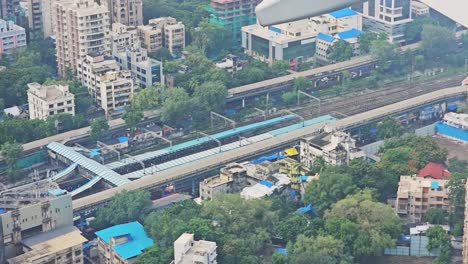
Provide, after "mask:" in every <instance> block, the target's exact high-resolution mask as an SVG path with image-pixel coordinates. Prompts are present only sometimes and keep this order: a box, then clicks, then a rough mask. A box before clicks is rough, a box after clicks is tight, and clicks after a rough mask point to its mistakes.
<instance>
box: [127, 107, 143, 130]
mask: <svg viewBox="0 0 468 264" xmlns="http://www.w3.org/2000/svg"><path fill="white" fill-rule="evenodd" d="M143 116H144V115H143V112H142V111H141V110H139V109H137V108H134V107H128V108H127V109H126V111H125V113H124V114H123V116H122V119H123V120H124V121H125V125H127V127H128V128H130V131H132V132H135V130H136V128H137V125H138V123H140V121H141V119H142V118H143Z"/></svg>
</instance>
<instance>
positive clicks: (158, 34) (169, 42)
mask: <svg viewBox="0 0 468 264" xmlns="http://www.w3.org/2000/svg"><path fill="white" fill-rule="evenodd" d="M138 35H139V37H140V41H141V44H142V47H143V48H145V49H147V50H148V52H154V51H156V50H158V49H160V48H162V47H164V48H167V49H168V50H169V51H170V52H171V53H172V54H174V53H176V52H177V51H182V50H183V49H184V48H185V26H184V24H182V22H177V20H176V19H175V18H173V17H159V18H153V19H150V20H149V21H148V25H144V26H139V27H138Z"/></svg>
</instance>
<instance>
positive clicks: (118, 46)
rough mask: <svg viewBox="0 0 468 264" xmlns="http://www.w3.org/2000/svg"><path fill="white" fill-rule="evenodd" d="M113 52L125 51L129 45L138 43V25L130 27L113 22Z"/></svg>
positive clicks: (111, 34) (111, 39) (111, 35)
mask: <svg viewBox="0 0 468 264" xmlns="http://www.w3.org/2000/svg"><path fill="white" fill-rule="evenodd" d="M109 35H110V42H111V47H112V54H116V53H118V52H122V51H125V49H126V48H127V47H133V46H135V45H138V31H137V28H136V27H129V26H126V25H124V24H121V23H113V24H112V31H111V32H110V34H109Z"/></svg>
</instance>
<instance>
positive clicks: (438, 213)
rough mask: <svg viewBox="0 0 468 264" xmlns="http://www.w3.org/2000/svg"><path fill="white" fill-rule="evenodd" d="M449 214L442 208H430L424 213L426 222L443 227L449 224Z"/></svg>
mask: <svg viewBox="0 0 468 264" xmlns="http://www.w3.org/2000/svg"><path fill="white" fill-rule="evenodd" d="M446 216H447V212H446V211H445V210H444V209H442V208H429V209H428V210H427V211H426V213H424V220H425V221H427V222H429V223H431V224H433V225H442V224H445V223H446V222H447V220H446V218H445V217H446Z"/></svg>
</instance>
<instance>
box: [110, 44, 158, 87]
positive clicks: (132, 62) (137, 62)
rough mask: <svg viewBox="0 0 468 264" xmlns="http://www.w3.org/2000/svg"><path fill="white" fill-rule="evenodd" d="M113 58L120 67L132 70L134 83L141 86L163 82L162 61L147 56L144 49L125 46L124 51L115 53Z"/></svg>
mask: <svg viewBox="0 0 468 264" xmlns="http://www.w3.org/2000/svg"><path fill="white" fill-rule="evenodd" d="M114 58H115V60H116V61H117V63H118V64H119V65H120V67H121V68H122V69H125V70H129V71H131V72H132V74H133V76H134V77H135V78H136V79H135V84H136V85H139V86H140V87H141V88H146V87H151V86H153V84H156V83H164V75H163V65H162V63H161V62H160V61H157V60H154V59H151V58H149V57H148V52H147V51H146V49H144V48H138V47H127V48H126V49H125V51H123V52H117V53H115V54H114Z"/></svg>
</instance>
